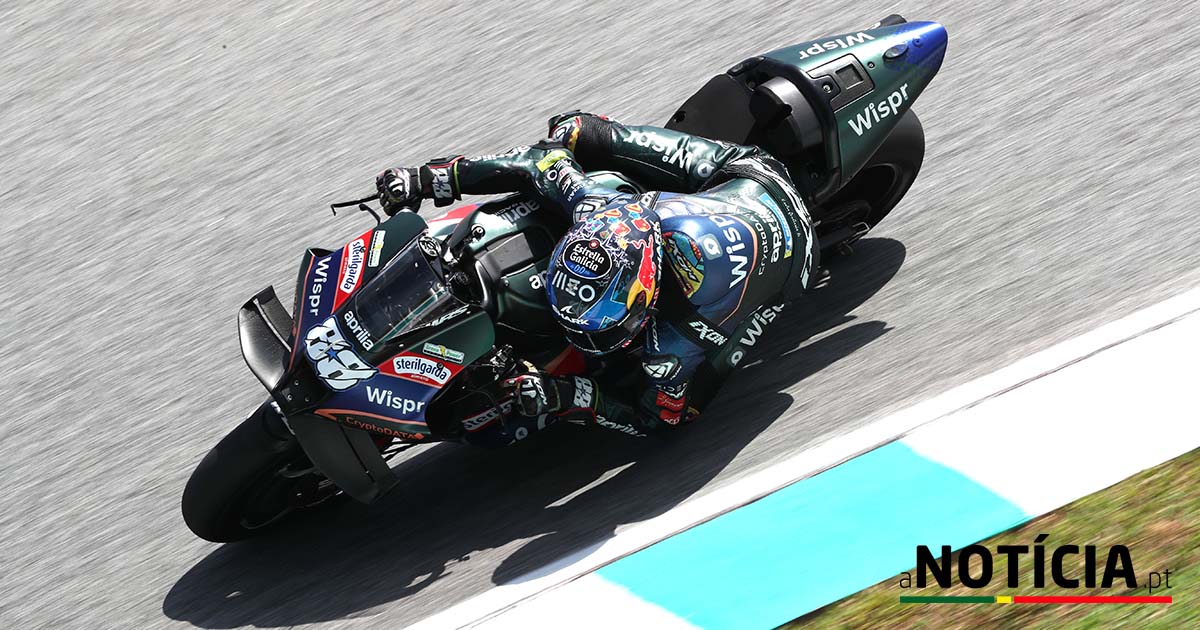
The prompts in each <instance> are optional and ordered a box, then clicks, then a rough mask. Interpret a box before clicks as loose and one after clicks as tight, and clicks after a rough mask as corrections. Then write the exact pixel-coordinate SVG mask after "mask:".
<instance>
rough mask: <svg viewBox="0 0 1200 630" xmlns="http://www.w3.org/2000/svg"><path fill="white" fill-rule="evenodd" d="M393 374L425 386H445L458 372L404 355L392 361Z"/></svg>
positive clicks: (438, 363) (427, 360) (430, 361)
mask: <svg viewBox="0 0 1200 630" xmlns="http://www.w3.org/2000/svg"><path fill="white" fill-rule="evenodd" d="M391 367H392V369H391V370H390V371H385V373H386V372H390V373H391V374H394V375H395V376H399V377H400V378H404V379H408V380H410V381H416V382H418V383H423V384H425V385H436V386H439V387H440V386H442V385H445V384H446V382H447V381H449V380H450V378H451V377H453V376H454V373H455V372H456V371H457V370H451V369H450V368H448V367H446V365H445V364H443V363H440V362H438V361H434V360H433V359H427V358H425V357H419V356H416V355H411V354H402V355H400V356H398V357H394V358H393V359H392V365H391Z"/></svg>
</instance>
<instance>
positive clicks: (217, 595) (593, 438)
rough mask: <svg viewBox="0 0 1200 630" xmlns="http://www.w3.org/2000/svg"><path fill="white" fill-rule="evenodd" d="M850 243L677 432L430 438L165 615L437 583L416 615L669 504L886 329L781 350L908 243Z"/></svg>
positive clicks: (318, 602) (844, 333)
mask: <svg viewBox="0 0 1200 630" xmlns="http://www.w3.org/2000/svg"><path fill="white" fill-rule="evenodd" d="M858 250H859V251H858V253H857V254H856V255H855V256H854V257H851V258H849V259H838V260H834V261H831V263H830V267H831V268H832V270H833V273H834V278H833V284H832V285H831V286H830V287H828V288H826V289H822V290H821V291H819V292H817V293H815V294H813V295H811V296H809V297H806V298H805V299H804V300H802V302H801V303H799V304H797V305H794V306H793V307H790V308H788V309H786V310H785V311H784V313H783V315H782V316H781V318H780V321H778V322H776V324H775V325H773V327H772V328H773V329H772V331H771V335H772V336H771V337H769V339H771V342H772V343H771V346H770V349H769V350H767V351H766V352H764V353H763V355H762V357H761V361H762V364H761V366H760V367H764V368H767V369H759V367H751V370H752V371H753V373H754V374H756V376H754V377H753V378H739V375H735V377H734V378H733V379H731V381H730V383H729V384H728V385H727V388H726V389H724V390H722V393H721V396H719V397H718V398H717V400H716V401H714V403H713V404H712V405H711V406H710V407H709V409H708V411H707V412H706V414H705V415H706V418H705V419H703V420H701V421H700V422H698V423H696V424H695V425H692V426H689V427H688V428H687V429H686V430H682V431H678V432H675V433H673V434H672V435H670V436H669V437H666V438H661V439H660V438H650V439H643V440H638V439H632V438H627V437H625V436H623V435H621V434H618V433H616V432H614V431H604V430H590V431H589V430H579V429H577V428H575V427H569V426H568V427H562V428H560V429H557V430H552V431H547V432H546V434H545V435H544V436H539V439H537V440H533V441H530V442H529V443H525V444H520V445H517V446H515V447H512V448H508V449H501V450H498V451H482V450H477V449H472V448H467V447H462V446H458V445H450V444H447V445H438V446H434V447H429V448H426V449H424V450H422V451H420V452H418V453H417V454H416V455H414V456H412V457H410V458H408V459H406V460H404V461H402V462H400V463H399V464H398V465H397V466H396V472H397V475H398V476H399V478H400V479H401V480H402V481H401V484H402V485H401V486H399V487H397V488H396V489H395V490H393V491H392V492H391V493H390V494H389V495H388V496H386V497H384V498H383V499H381V500H380V501H379V502H377V503H376V504H375V505H372V506H363V505H359V504H356V503H353V502H349V501H348V502H345V503H341V504H337V505H334V506H331V507H329V508H327V509H325V510H321V511H319V512H316V513H313V514H310V515H306V516H304V517H302V518H299V519H297V520H296V521H295V522H294V523H292V524H291V526H289V527H287V528H286V529H284V530H282V531H279V532H277V533H274V534H273V535H272V536H271V537H269V538H265V539H262V540H254V541H248V542H245V543H238V544H230V545H224V546H222V547H220V548H218V549H216V550H215V551H213V552H212V553H211V554H209V555H208V556H207V557H206V558H204V559H203V560H201V561H200V562H199V563H197V564H196V565H195V566H193V567H192V568H191V569H190V570H188V571H187V573H185V574H184V575H183V576H182V577H181V578H180V579H179V580H178V581H177V582H176V583H175V585H174V586H173V587H172V588H171V590H170V592H169V593H168V594H167V596H166V598H165V599H164V601H163V613H164V614H165V615H166V616H168V617H170V618H172V619H176V620H181V621H186V622H189V623H192V624H194V625H196V626H200V627H206V628H232V627H239V626H246V625H252V626H259V627H280V626H292V625H299V624H305V623H314V622H319V621H328V620H333V619H341V618H346V617H355V616H363V615H370V614H373V609H376V608H378V607H380V606H383V605H385V604H389V603H391V602H395V601H397V600H402V599H405V598H411V597H412V596H413V595H416V594H418V593H421V592H422V591H425V590H426V589H429V588H430V587H431V586H433V585H435V584H438V587H437V588H435V589H433V590H431V591H429V593H428V594H426V595H427V596H426V597H422V598H413V599H410V600H409V602H408V603H407V605H408V606H410V607H411V608H412V609H413V610H414V611H415V612H414V614H417V613H419V616H423V615H426V614H431V613H433V612H436V610H438V609H441V608H445V607H447V606H449V605H451V604H453V603H455V602H456V601H458V600H460V599H462V598H464V597H465V596H466V595H467V594H470V593H473V592H478V591H482V590H485V589H486V588H487V587H488V586H490V585H491V584H493V583H502V582H507V581H512V580H515V579H519V577H520V576H521V575H523V574H525V573H527V572H529V571H532V570H535V569H537V568H538V567H541V566H543V565H545V564H547V563H549V562H552V561H553V560H556V559H558V558H561V557H563V556H565V555H567V554H569V553H571V552H572V551H576V550H579V549H582V548H584V547H586V546H588V545H590V544H593V543H596V542H599V541H600V540H603V539H604V538H606V537H608V536H611V535H612V533H613V531H614V530H615V529H616V528H617V527H618V526H620V525H623V524H627V523H634V522H638V521H642V520H646V519H648V518H652V517H654V516H657V515H659V514H661V513H663V512H665V511H666V510H668V509H670V508H672V507H674V506H676V505H678V504H679V503H680V502H682V501H684V500H686V499H687V498H688V497H690V496H692V495H693V494H695V493H696V492H698V491H699V490H701V489H702V488H703V487H704V486H705V485H707V484H708V483H709V482H710V481H712V480H713V478H714V477H716V476H717V475H718V474H719V473H720V472H721V471H722V470H724V469H725V468H726V467H727V466H728V465H729V463H730V462H731V461H732V460H733V459H734V457H736V456H737V455H738V453H740V452H741V451H742V450H743V449H744V448H745V447H746V446H747V445H748V444H749V443H750V442H751V441H752V440H753V439H754V438H755V437H756V436H757V435H759V434H760V433H761V432H762V431H763V430H764V429H766V428H767V427H768V426H770V425H771V423H773V422H774V421H776V420H777V419H778V418H779V417H781V416H782V415H783V414H784V413H786V412H787V411H788V409H789V408H790V407H791V405H792V402H793V401H792V398H791V396H789V395H787V394H785V393H781V392H780V390H782V389H784V388H785V387H790V386H791V385H793V384H795V383H797V382H799V381H801V380H803V379H805V378H807V377H808V376H809V375H811V374H814V373H816V372H818V371H820V370H821V369H824V368H825V367H826V366H828V365H830V364H832V363H834V362H836V361H839V360H841V359H843V358H845V357H847V356H849V355H850V354H852V353H853V352H855V351H856V350H857V349H859V348H861V347H863V346H864V345H866V344H868V343H871V342H872V341H874V340H875V339H878V338H879V337H880V336H882V335H883V334H885V333H886V331H887V330H888V329H887V327H886V325H885V324H884V323H883V322H878V321H870V322H862V323H858V322H855V323H852V324H851V325H848V326H844V327H842V328H840V329H838V330H836V331H834V332H831V333H829V334H827V335H824V336H822V337H821V338H820V339H817V340H816V341H813V342H811V343H809V344H807V345H805V346H804V348H803V349H802V350H801V351H800V352H791V351H792V350H795V349H796V348H797V347H799V346H800V345H801V344H803V343H804V342H805V341H806V340H808V339H810V338H812V337H815V336H817V335H820V334H822V333H825V332H827V331H829V330H831V329H833V328H835V327H839V326H842V325H843V324H846V323H848V322H850V321H851V320H853V319H854V318H853V317H851V316H849V315H848V314H849V313H850V312H851V311H853V310H854V309H855V308H857V307H858V306H859V305H861V304H862V303H863V302H865V301H866V300H867V299H868V298H869V297H870V296H871V295H873V294H874V293H875V292H877V291H878V290H879V289H880V288H882V287H883V285H884V284H885V283H886V282H887V281H888V280H889V279H890V278H891V277H892V276H893V275H894V274H895V273H896V271H897V270H898V269H899V268H900V265H901V264H902V263H903V260H904V253H905V252H904V247H903V246H902V245H901V244H900V243H898V242H896V241H893V240H889V239H868V240H865V241H863V242H862V243H860V245H859V246H858ZM748 361H749V362H750V363H749V364H750V365H752V364H753V363H755V362H758V361H759V359H758V358H755V357H754V356H753V355H751V357H750V358H749V359H748ZM614 470H617V471H618V472H616V473H615V474H613V473H612V472H611V471H614ZM521 541H529V542H526V543H525V544H524V545H521V546H520V547H519V548H517V549H516V550H515V551H511V550H510V549H511V548H512V547H514V546H516V545H520V543H521ZM492 567H495V568H494V569H493V568H492ZM443 582H444V583H443ZM439 583H442V584H439Z"/></svg>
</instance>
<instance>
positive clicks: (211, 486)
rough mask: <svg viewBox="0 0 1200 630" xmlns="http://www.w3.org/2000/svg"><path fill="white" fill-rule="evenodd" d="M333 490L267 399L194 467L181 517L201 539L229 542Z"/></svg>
mask: <svg viewBox="0 0 1200 630" xmlns="http://www.w3.org/2000/svg"><path fill="white" fill-rule="evenodd" d="M336 493H337V490H336V488H335V487H333V486H332V484H330V482H329V481H328V480H326V479H325V478H324V477H323V476H322V475H321V474H320V473H319V472H317V471H316V470H315V469H314V468H313V466H312V464H311V463H310V462H309V460H308V457H307V456H306V455H305V454H304V451H303V449H301V448H300V444H299V443H298V442H297V441H296V438H295V436H293V435H292V434H291V432H290V431H288V428H287V426H286V425H285V424H284V421H283V418H282V417H281V416H280V415H279V413H278V412H277V411H275V408H274V407H273V406H272V405H271V403H270V401H267V402H264V403H263V404H262V405H260V406H259V408H258V409H256V410H255V411H254V413H252V414H250V416H249V417H248V418H246V419H245V420H243V421H242V423H241V424H239V425H238V426H237V427H235V428H234V429H233V430H232V431H230V432H229V433H228V434H227V435H226V436H225V437H224V438H222V439H221V441H220V442H218V443H217V445H216V446H215V447H214V448H213V449H212V450H211V451H209V452H208V454H207V455H205V456H204V459H203V460H201V462H200V464H199V465H198V466H196V470H195V471H193V472H192V476H191V478H190V479H188V482H187V486H186V487H184V490H183V502H182V508H183V520H184V522H186V523H187V526H188V528H189V529H191V530H192V532H193V533H195V534H196V535H197V536H199V537H201V538H203V539H205V540H210V541H212V542H231V541H235V540H242V539H245V538H249V537H251V536H255V535H257V534H259V533H261V532H263V531H265V530H266V529H267V528H269V527H270V526H272V525H275V524H277V523H278V522H279V521H280V520H282V519H283V518H284V517H286V516H287V515H289V514H291V513H292V512H294V511H295V510H297V509H301V508H305V507H311V506H313V505H315V504H317V503H320V502H322V501H324V500H325V499H328V498H330V497H331V496H333V495H334V494H336Z"/></svg>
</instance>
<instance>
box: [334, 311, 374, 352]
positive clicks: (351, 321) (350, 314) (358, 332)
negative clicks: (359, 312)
mask: <svg viewBox="0 0 1200 630" xmlns="http://www.w3.org/2000/svg"><path fill="white" fill-rule="evenodd" d="M342 319H344V320H346V326H347V327H348V328H349V329H350V332H351V333H353V334H354V338H355V339H357V340H358V342H359V343H361V344H362V347H363V349H365V350H370V349H371V348H374V347H375V342H374V341H371V333H369V332H367V329H366V328H363V325H362V324H360V323H358V318H357V317H355V316H354V311H346V312H345V313H343V314H342Z"/></svg>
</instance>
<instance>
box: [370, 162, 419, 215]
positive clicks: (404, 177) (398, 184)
mask: <svg viewBox="0 0 1200 630" xmlns="http://www.w3.org/2000/svg"><path fill="white" fill-rule="evenodd" d="M375 188H376V189H378V190H379V202H380V204H382V205H383V211H384V212H386V213H387V214H388V216H392V215H394V214H396V213H397V212H401V211H403V210H412V211H413V212H416V211H417V208H419V207H420V206H421V178H420V176H419V171H418V169H415V168H389V169H388V170H386V171H384V172H382V173H380V174H379V175H378V176H377V177H376V178H375Z"/></svg>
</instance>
